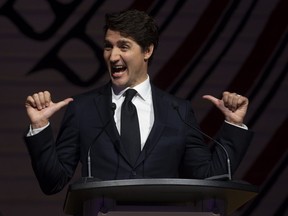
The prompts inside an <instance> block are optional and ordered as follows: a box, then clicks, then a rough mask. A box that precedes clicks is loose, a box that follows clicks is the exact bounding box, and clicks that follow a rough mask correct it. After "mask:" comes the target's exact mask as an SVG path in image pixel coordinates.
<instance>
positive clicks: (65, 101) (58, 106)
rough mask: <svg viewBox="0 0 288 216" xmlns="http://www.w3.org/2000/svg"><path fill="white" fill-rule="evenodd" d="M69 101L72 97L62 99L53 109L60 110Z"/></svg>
mask: <svg viewBox="0 0 288 216" xmlns="http://www.w3.org/2000/svg"><path fill="white" fill-rule="evenodd" d="M71 101H73V98H66V99H65V100H62V101H60V102H58V103H56V104H55V111H57V110H60V109H61V108H63V107H64V106H67V105H68V104H69V103H70V102H71Z"/></svg>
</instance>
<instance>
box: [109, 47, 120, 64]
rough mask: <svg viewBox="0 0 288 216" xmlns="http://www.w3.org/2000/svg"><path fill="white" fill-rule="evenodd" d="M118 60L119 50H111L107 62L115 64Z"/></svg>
mask: <svg viewBox="0 0 288 216" xmlns="http://www.w3.org/2000/svg"><path fill="white" fill-rule="evenodd" d="M119 59H120V52H119V49H117V48H113V49H111V53H110V57H109V60H110V62H116V61H118V60H119Z"/></svg>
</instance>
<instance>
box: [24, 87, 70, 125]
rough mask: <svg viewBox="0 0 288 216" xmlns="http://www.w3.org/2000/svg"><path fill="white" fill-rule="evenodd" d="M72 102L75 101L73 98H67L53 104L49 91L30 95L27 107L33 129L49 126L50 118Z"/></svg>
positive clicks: (26, 103)
mask: <svg viewBox="0 0 288 216" xmlns="http://www.w3.org/2000/svg"><path fill="white" fill-rule="evenodd" d="M71 101H73V98H66V99H65V100H62V101H60V102H58V103H53V102H52V100H51V94H50V92H48V91H44V92H39V93H35V94H33V95H29V96H28V97H27V99H26V102H25V107H26V111H27V114H28V117H29V119H30V121H31V126H32V128H33V129H35V128H40V127H44V126H45V125H47V124H48V121H49V118H50V117H51V116H52V115H53V114H54V113H55V112H57V111H58V110H60V109H61V108H62V107H64V106H66V105H67V104H68V103H70V102H71Z"/></svg>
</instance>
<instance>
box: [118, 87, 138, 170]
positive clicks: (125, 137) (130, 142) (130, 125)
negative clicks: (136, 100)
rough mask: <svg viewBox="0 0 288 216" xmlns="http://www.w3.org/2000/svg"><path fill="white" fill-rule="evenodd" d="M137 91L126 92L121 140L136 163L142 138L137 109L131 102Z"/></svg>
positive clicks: (132, 161)
mask: <svg viewBox="0 0 288 216" xmlns="http://www.w3.org/2000/svg"><path fill="white" fill-rule="evenodd" d="M136 93H137V91H136V90H134V89H128V90H127V91H126V92H125V100H124V102H123V104H122V108H121V141H122V143H123V144H124V146H125V148H126V151H127V153H128V155H129V159H130V162H131V163H132V164H133V165H134V164H135V163H136V160H137V158H138V156H139V154H140V152H141V141H140V140H141V139H140V130H139V122H138V116H137V110H136V107H135V106H134V104H133V103H132V102H131V100H132V98H133V97H134V96H135V94H136Z"/></svg>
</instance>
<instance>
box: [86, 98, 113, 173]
mask: <svg viewBox="0 0 288 216" xmlns="http://www.w3.org/2000/svg"><path fill="white" fill-rule="evenodd" d="M111 109H112V115H111V116H110V118H109V120H108V121H107V122H106V124H105V125H104V126H103V127H102V129H101V131H100V132H99V133H98V134H97V136H96V137H95V139H94V142H92V144H91V145H90V146H89V149H88V152H87V169H88V176H87V178H93V176H92V173H91V156H90V153H91V149H92V147H93V144H94V143H95V142H96V141H97V139H98V138H99V137H100V135H101V134H102V133H103V132H104V130H105V129H106V127H107V126H108V124H109V123H110V122H111V120H112V119H113V116H114V113H115V110H116V104H115V103H112V105H111Z"/></svg>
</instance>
